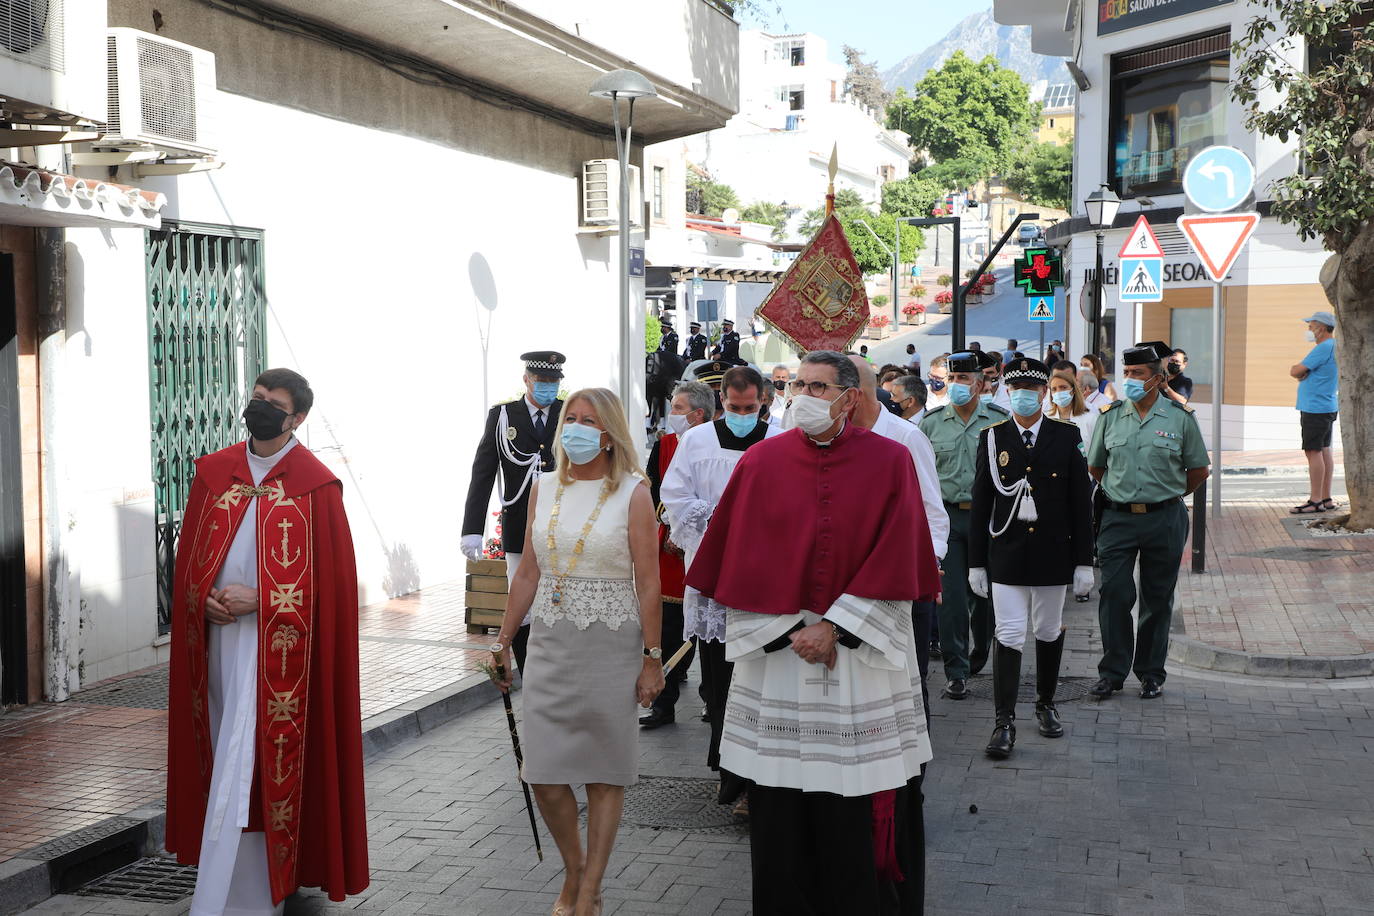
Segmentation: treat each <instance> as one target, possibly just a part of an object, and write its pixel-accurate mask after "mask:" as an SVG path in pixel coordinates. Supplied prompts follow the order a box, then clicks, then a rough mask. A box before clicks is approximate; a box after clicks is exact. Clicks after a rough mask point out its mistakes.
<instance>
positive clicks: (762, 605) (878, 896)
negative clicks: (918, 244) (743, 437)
mask: <svg viewBox="0 0 1374 916" xmlns="http://www.w3.org/2000/svg"><path fill="white" fill-rule="evenodd" d="M858 388H859V378H858V372H857V370H856V368H855V366H854V364H853V363H852V362H850V360H849V359H848V358H847V357H846V356H844V355H843V354H841V353H838V352H834V351H825V350H821V351H813V352H811V353H809V354H808V355H807V356H806V357H805V358H804V359H803V360H802V363H801V367H800V369H799V370H798V373H797V379H796V381H795V382H793V383H792V392H791V393H792V398H791V400H790V402H789V404H788V408H787V412H786V414H785V415H784V420H783V425H784V427H787V428H788V431H787V432H786V433H784V434H783V435H781V436H777V437H775V438H772V439H768V440H765V441H763V442H760V443H759V444H758V445H755V446H754V447H753V448H751V449H750V450H749V451H748V452H747V453H746V454H745V455H744V457H743V458H742V459H741V460H740V462H739V464H738V465H737V466H736V468H735V472H734V474H733V476H732V477H731V479H730V483H729V485H728V486H727V487H726V489H725V492H724V494H723V496H722V497H721V501H720V504H719V507H718V508H717V510H716V512H715V513H714V515H713V516H712V518H711V522H710V525H709V527H708V529H707V531H706V534H705V537H704V538H703V540H702V543H701V546H700V548H699V550H698V552H697V554H696V558H695V560H694V562H693V564H692V566H691V568H690V570H689V571H688V575H687V583H688V584H689V585H690V586H691V587H692V588H694V589H696V590H697V591H699V592H701V593H702V594H703V595H706V596H709V597H710V598H712V599H713V600H715V601H716V602H718V603H719V604H721V605H723V606H725V607H726V608H727V621H726V654H727V657H728V658H729V659H730V660H731V661H733V662H734V663H735V669H734V678H735V679H734V684H733V686H732V688H731V693H730V699H729V704H728V707H727V709H726V714H725V726H724V737H723V740H722V745H721V766H722V767H723V768H724V769H727V770H729V771H730V772H732V773H735V774H737V775H739V776H742V777H744V778H746V779H748V780H749V781H750V783H751V786H750V788H749V811H750V842H751V850H752V853H751V855H752V865H753V879H754V880H753V885H754V901H753V902H754V912H755V913H756V914H771V913H865V914H888V913H893V914H913V913H920V912H922V908H923V896H924V869H925V865H924V860H925V839H924V830H923V825H922V815H921V791H920V779H921V765H922V764H923V763H925V762H926V761H928V760H929V759H930V758H931V749H930V741H929V739H928V736H927V733H926V723H925V717H924V715H923V714H922V700H921V680H920V672H919V669H918V668H917V663H916V644H915V637H914V634H913V632H912V624H911V602H913V601H917V600H934V598H935V596H936V593H937V592H938V591H939V581H940V580H939V571H938V568H937V566H936V562H935V554H934V549H933V547H932V545H931V540H930V530H929V526H928V525H927V522H926V516H925V510H924V508H923V506H922V501H921V490H920V484H919V482H918V480H917V478H916V473H915V471H914V469H913V467H912V463H911V455H910V453H908V452H907V451H906V449H905V448H903V447H902V446H901V445H900V444H899V443H896V442H894V441H892V440H890V439H886V438H884V437H882V436H879V435H876V434H874V433H872V432H870V431H868V430H866V429H862V428H860V427H859V426H857V425H855V424H853V423H850V422H849V419H848V416H849V413H850V412H851V411H852V410H853V409H854V408H855V407H856V406H857V405H858V403H859V392H858ZM873 506H881V507H882V509H883V513H884V519H885V522H884V524H882V525H875V524H873V521H872V515H871V513H869V512H867V511H864V510H866V509H870V508H871V507H873ZM779 531H786V532H789V534H788V535H787V537H785V538H781V539H779V538H777V537H776V536H775V535H776V532H779ZM760 544H766V545H768V547H769V549H770V551H771V555H769V556H767V557H760V556H759V545H760ZM913 558H916V559H915V561H913ZM760 569H766V570H768V573H767V574H766V575H763V574H760Z"/></svg>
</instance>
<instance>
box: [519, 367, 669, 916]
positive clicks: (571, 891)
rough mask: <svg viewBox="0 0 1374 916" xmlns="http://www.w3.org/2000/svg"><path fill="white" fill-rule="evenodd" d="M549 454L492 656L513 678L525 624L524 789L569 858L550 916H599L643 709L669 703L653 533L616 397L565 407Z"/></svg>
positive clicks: (592, 394) (533, 494)
mask: <svg viewBox="0 0 1374 916" xmlns="http://www.w3.org/2000/svg"><path fill="white" fill-rule="evenodd" d="M554 453H555V458H556V463H557V465H556V467H555V469H554V472H553V473H552V474H546V475H545V476H544V477H543V478H542V480H541V481H540V482H539V483H537V484H535V486H534V488H533V489H532V490H531V491H530V510H529V517H528V521H527V523H526V525H527V529H526V533H525V543H526V545H528V547H527V549H526V551H525V555H524V558H523V560H522V561H521V563H520V568H519V569H518V570H517V571H516V574H515V579H514V580H513V581H512V582H511V588H510V598H509V600H508V601H507V603H506V613H505V617H504V618H503V620H502V625H501V632H500V634H499V635H498V636H497V645H496V646H494V647H493V651H499V652H500V653H501V656H502V662H503V663H504V665H505V670H506V671H507V672H509V671H513V670H514V669H513V668H512V667H511V658H510V648H509V646H510V638H511V637H512V636H514V634H515V631H516V628H517V627H518V626H519V625H520V621H521V620H523V619H524V617H525V614H526V612H529V613H530V615H531V617H532V621H531V629H530V642H529V655H528V657H527V658H526V660H525V667H524V670H523V672H522V677H523V682H524V691H523V693H524V704H523V705H524V709H525V735H524V750H525V769H524V779H525V781H526V782H528V783H529V784H530V785H531V786H532V787H533V789H534V795H535V798H536V799H537V800H538V802H539V811H540V813H541V814H542V815H543V817H544V823H545V824H546V825H548V828H549V833H551V834H553V839H554V842H555V843H557V844H558V851H559V853H560V854H561V855H562V856H563V867H564V878H563V889H562V892H561V893H560V894H559V895H558V900H557V902H556V903H555V904H554V908H553V913H554V916H594V914H599V913H600V912H601V879H602V876H603V875H604V874H605V872H606V862H607V860H608V859H609V858H610V855H611V849H612V847H613V846H614V845H615V835H616V831H617V830H618V829H619V827H620V813H621V806H622V803H623V802H624V799H625V787H626V786H629V785H633V784H634V783H635V781H636V780H637V778H638V776H639V744H638V741H639V725H638V719H637V717H636V715H635V703H636V702H638V704H639V705H640V706H645V707H647V706H648V705H649V704H650V703H651V702H653V699H654V697H656V696H658V693H659V691H661V690H662V689H663V662H662V647H661V646H660V644H659V629H660V618H661V614H662V607H661V604H660V600H659V599H660V596H659V582H658V530H657V520H656V518H655V516H654V508H653V503H652V500H651V499H650V497H649V488H648V485H647V484H646V483H645V482H644V480H643V478H642V477H641V476H640V474H639V457H638V455H637V454H636V452H635V448H634V443H633V442H632V440H631V437H630V430H629V426H628V424H627V423H626V421H625V411H624V409H623V408H622V407H621V404H620V399H619V398H617V397H616V396H615V394H614V393H612V392H611V391H609V390H608V389H605V388H587V389H583V390H581V391H578V392H576V393H574V394H573V395H572V396H570V397H569V398H568V399H567V401H566V403H565V404H564V405H563V411H562V415H561V417H560V418H559V436H558V438H557V439H556V440H555V445H554ZM501 687H502V689H503V690H507V689H509V687H510V682H509V680H507V681H506V682H504V683H502V684H501ZM579 784H582V785H585V786H586V788H587V849H586V853H585V856H584V853H583V850H582V839H581V835H580V832H579V830H578V815H577V799H576V797H575V796H574V795H573V790H572V787H573V786H574V785H579Z"/></svg>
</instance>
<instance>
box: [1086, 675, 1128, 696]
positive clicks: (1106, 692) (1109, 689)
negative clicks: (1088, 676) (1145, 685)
mask: <svg viewBox="0 0 1374 916" xmlns="http://www.w3.org/2000/svg"><path fill="white" fill-rule="evenodd" d="M1120 689H1121V685H1120V684H1113V683H1112V682H1111V679H1110V678H1105V677H1100V678H1098V679H1097V683H1096V684H1093V685H1092V686H1091V687H1089V688H1088V693H1090V694H1092V695H1093V696H1095V697H1097V698H1098V699H1099V700H1105V699H1107V698H1108V697H1110V696H1111V695H1112V694H1113V693H1115V692H1116V691H1118V690H1120Z"/></svg>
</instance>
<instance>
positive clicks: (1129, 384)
mask: <svg viewBox="0 0 1374 916" xmlns="http://www.w3.org/2000/svg"><path fill="white" fill-rule="evenodd" d="M1125 388H1126V398H1127V400H1129V401H1131V402H1132V403H1134V402H1136V401H1139V400H1141V399H1142V398H1144V397H1145V395H1146V394H1147V391H1146V389H1145V383H1144V382H1142V381H1141V380H1140V379H1138V378H1128V379H1126V382H1125Z"/></svg>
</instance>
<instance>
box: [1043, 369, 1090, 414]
mask: <svg viewBox="0 0 1374 916" xmlns="http://www.w3.org/2000/svg"><path fill="white" fill-rule="evenodd" d="M1050 378H1051V379H1062V380H1064V381H1066V382H1068V383H1069V390H1070V391H1072V392H1073V401H1071V402H1070V403H1069V416H1071V417H1081V416H1083V414H1085V413H1087V412H1088V402H1087V401H1085V400H1083V389H1081V388H1079V387H1078V375H1077V374H1075V373H1073V372H1069V371H1067V370H1065V369H1056V370H1054V371H1053V372H1051V373H1050ZM1056 406H1058V405H1056Z"/></svg>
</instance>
